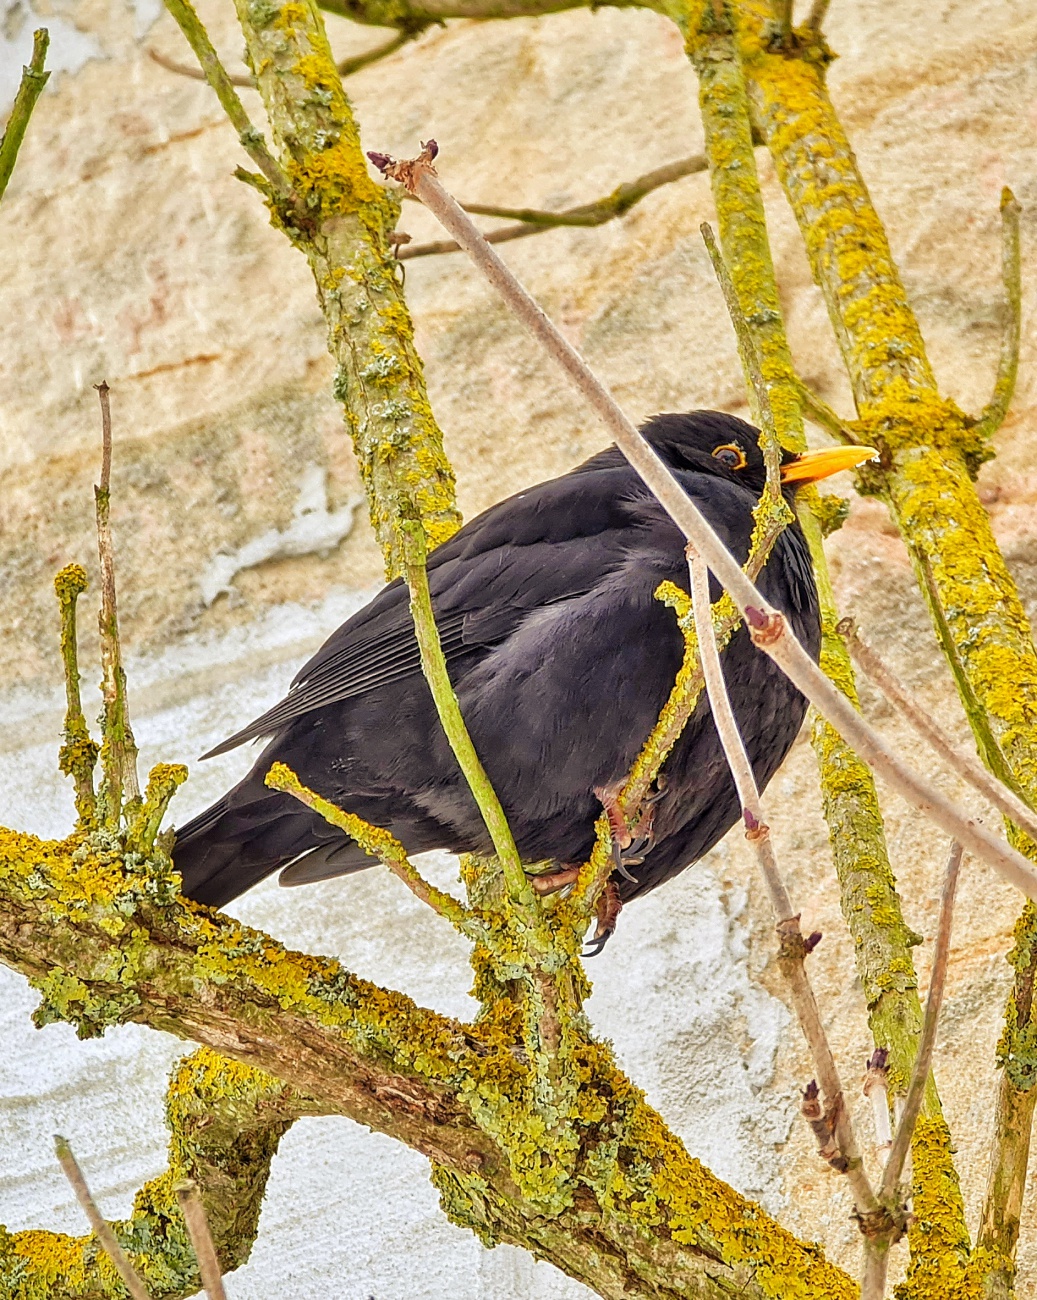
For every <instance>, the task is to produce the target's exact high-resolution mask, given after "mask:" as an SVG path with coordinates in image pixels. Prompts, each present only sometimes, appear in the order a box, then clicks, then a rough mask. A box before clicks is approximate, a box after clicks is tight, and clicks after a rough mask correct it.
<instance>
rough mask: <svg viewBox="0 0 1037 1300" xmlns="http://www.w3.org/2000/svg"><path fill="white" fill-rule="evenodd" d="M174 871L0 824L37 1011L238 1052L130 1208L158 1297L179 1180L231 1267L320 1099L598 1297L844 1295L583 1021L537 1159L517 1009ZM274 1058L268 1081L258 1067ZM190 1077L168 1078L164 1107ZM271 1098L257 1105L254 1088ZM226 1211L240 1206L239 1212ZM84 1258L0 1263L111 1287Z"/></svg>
mask: <svg viewBox="0 0 1037 1300" xmlns="http://www.w3.org/2000/svg"><path fill="white" fill-rule="evenodd" d="M175 883H176V881H175V876H174V874H173V873H172V872H171V869H170V867H169V864H168V860H166V861H165V864H164V865H163V861H162V859H161V858H157V859H153V860H151V861H149V862H146V863H143V864H135V863H134V862H133V861H132V860H123V859H121V857H120V855H118V854H116V853H111V852H107V851H99V850H97V849H96V848H95V847H93V846H92V845H91V842H90V840H89V838H88V837H86V836H84V835H81V834H80V835H76V836H73V837H72V838H71V839H69V840H68V841H65V842H62V843H49V842H43V841H40V840H38V839H36V838H34V837H33V836H29V835H16V834H14V833H12V832H4V833H3V834H2V835H0V959H2V960H3V961H4V962H5V963H7V964H8V965H11V966H13V967H14V968H15V969H18V970H20V971H22V972H23V973H24V974H25V975H27V976H28V977H29V979H30V981H31V982H32V983H33V984H34V985H35V987H36V988H37V989H39V991H40V993H41V995H42V1002H41V1006H40V1010H39V1011H38V1013H37V1021H38V1022H39V1023H44V1022H46V1021H48V1020H56V1019H63V1020H70V1021H72V1022H73V1023H74V1024H76V1025H77V1027H78V1029H79V1032H80V1033H81V1034H84V1035H90V1034H97V1033H100V1032H102V1031H103V1029H104V1028H105V1027H107V1026H108V1025H111V1024H116V1023H122V1022H126V1021H134V1022H137V1023H141V1024H149V1025H151V1026H153V1027H155V1028H158V1029H163V1030H165V1031H167V1032H170V1033H173V1034H175V1035H177V1036H179V1037H181V1038H185V1039H193V1040H194V1041H196V1042H201V1043H203V1044H204V1045H205V1046H206V1047H209V1048H212V1049H214V1051H215V1052H218V1053H219V1054H220V1056H221V1057H225V1056H230V1057H233V1058H235V1060H236V1061H238V1062H240V1063H241V1064H240V1065H234V1064H228V1063H226V1062H223V1061H220V1060H219V1059H218V1058H216V1057H215V1056H214V1055H213V1054H211V1053H203V1054H202V1059H203V1061H204V1062H207V1063H208V1065H207V1068H208V1069H212V1070H217V1071H228V1072H230V1073H229V1075H228V1076H227V1077H228V1078H229V1082H228V1083H226V1084H221V1085H220V1087H219V1088H216V1087H213V1088H210V1091H209V1095H208V1096H204V1095H203V1096H202V1097H201V1098H200V1100H199V1112H198V1113H199V1114H200V1113H201V1112H204V1113H205V1114H206V1115H211V1113H212V1112H213V1111H215V1123H214V1122H213V1121H212V1119H211V1118H210V1122H209V1123H207V1124H203V1123H201V1122H198V1123H197V1124H196V1125H195V1126H194V1127H193V1128H192V1125H191V1123H190V1122H185V1116H184V1114H183V1113H181V1112H177V1113H176V1114H171V1116H170V1119H171V1130H172V1133H173V1148H172V1151H171V1162H170V1170H169V1171H168V1172H167V1174H165V1175H163V1176H162V1178H161V1179H159V1180H157V1181H156V1182H155V1183H151V1184H149V1185H148V1186H147V1187H146V1188H144V1189H143V1190H142V1191H141V1193H140V1194H139V1195H138V1198H137V1205H136V1208H135V1211H134V1216H133V1218H132V1219H131V1220H130V1221H129V1222H128V1223H127V1224H126V1225H117V1234H118V1235H119V1236H120V1240H121V1241H122V1243H123V1246H124V1248H125V1249H126V1250H127V1253H128V1254H129V1255H130V1257H131V1259H132V1260H133V1262H134V1266H135V1267H136V1268H137V1269H138V1271H139V1272H140V1274H141V1276H142V1277H143V1278H144V1279H145V1280H146V1281H147V1283H148V1285H149V1287H150V1288H151V1289H152V1291H153V1294H154V1295H155V1296H156V1297H157V1298H158V1300H172V1298H173V1297H174V1296H177V1297H180V1296H186V1295H189V1294H191V1290H190V1289H189V1288H193V1289H194V1290H196V1289H197V1285H198V1282H197V1274H196V1272H195V1271H194V1267H195V1266H194V1261H193V1255H191V1256H190V1263H189V1265H188V1264H185V1263H184V1259H183V1258H180V1262H179V1263H177V1259H178V1258H179V1255H180V1254H182V1255H183V1257H184V1258H186V1256H187V1255H188V1254H189V1253H190V1247H189V1244H188V1242H187V1238H186V1232H185V1230H184V1228H183V1221H182V1218H181V1217H180V1215H179V1210H178V1209H177V1208H176V1198H175V1192H174V1185H175V1183H176V1182H177V1181H180V1180H181V1179H182V1178H183V1177H191V1178H194V1180H195V1181H197V1182H198V1183H199V1185H200V1186H201V1187H202V1188H204V1189H205V1197H206V1210H207V1213H208V1215H209V1219H210V1223H211V1224H212V1225H213V1231H214V1235H215V1236H216V1244H217V1249H218V1251H219V1254H220V1259H221V1261H222V1263H223V1264H224V1267H225V1268H228V1267H234V1266H235V1265H236V1264H237V1263H240V1262H241V1257H242V1252H244V1253H245V1254H247V1251H248V1246H249V1244H250V1242H251V1240H252V1237H253V1236H254V1231H255V1223H254V1219H253V1218H250V1216H251V1215H254V1213H255V1211H256V1210H257V1209H258V1201H259V1195H260V1194H261V1191H262V1184H263V1182H264V1181H265V1177H266V1166H267V1164H268V1160H269V1156H270V1155H271V1154H272V1153H273V1150H274V1149H275V1147H276V1142H277V1139H278V1138H279V1137H280V1134H281V1133H282V1132H283V1131H284V1128H286V1127H287V1125H288V1124H289V1123H290V1122H291V1121H292V1120H293V1119H295V1118H296V1117H297V1116H299V1115H301V1114H328V1113H335V1114H342V1115H348V1116H350V1117H351V1118H353V1119H355V1120H358V1121H359V1122H360V1123H364V1124H367V1125H368V1126H369V1127H371V1128H373V1129H375V1130H376V1131H378V1132H382V1133H387V1134H389V1135H390V1136H393V1137H395V1138H397V1139H398V1140H400V1141H403V1142H406V1143H407V1144H408V1145H410V1146H412V1147H414V1148H415V1149H416V1150H418V1151H421V1152H422V1153H423V1154H425V1155H426V1156H428V1157H429V1158H430V1159H431V1160H432V1161H433V1163H434V1165H435V1167H436V1169H435V1179H436V1183H437V1186H439V1188H440V1190H441V1193H442V1195H443V1199H444V1206H445V1208H446V1209H447V1211H448V1213H449V1214H450V1215H451V1217H452V1218H454V1219H455V1220H456V1221H458V1222H461V1223H465V1224H467V1225H468V1226H472V1227H475V1228H476V1230H477V1231H478V1232H479V1234H480V1236H481V1237H482V1238H483V1239H484V1240H485V1241H487V1242H493V1241H498V1240H504V1241H509V1242H512V1243H513V1244H516V1245H520V1246H524V1247H526V1248H527V1249H531V1250H535V1251H536V1252H537V1254H539V1255H541V1256H542V1257H546V1258H548V1259H551V1260H552V1261H553V1262H554V1263H556V1264H557V1265H558V1267H560V1268H562V1269H564V1270H565V1271H567V1272H569V1273H570V1274H571V1275H573V1276H575V1277H578V1278H580V1279H581V1280H582V1281H584V1282H585V1283H586V1284H587V1285H588V1286H590V1287H592V1288H593V1289H595V1290H597V1291H598V1293H599V1294H600V1295H602V1296H607V1297H613V1296H614V1297H616V1298H617V1300H619V1298H620V1297H622V1296H626V1295H629V1287H630V1285H631V1282H632V1279H633V1280H634V1281H635V1282H636V1286H637V1288H638V1293H639V1294H641V1295H644V1296H646V1297H652V1298H654V1297H659V1300H672V1297H673V1296H674V1295H681V1296H687V1297H696V1298H698V1300H723V1298H724V1297H726V1296H729V1295H730V1294H732V1293H739V1294H744V1295H745V1296H746V1297H747V1298H749V1300H785V1297H788V1296H789V1295H790V1294H797V1295H798V1296H801V1297H803V1300H852V1297H853V1296H854V1293H855V1287H854V1285H853V1283H852V1282H851V1281H850V1279H848V1278H847V1277H846V1276H845V1275H844V1274H842V1273H841V1272H840V1271H839V1270H838V1269H835V1268H833V1267H832V1266H831V1265H829V1264H827V1263H826V1262H825V1261H824V1260H823V1259H822V1258H820V1257H819V1255H818V1253H817V1251H816V1248H814V1247H810V1248H807V1247H804V1246H801V1245H800V1244H799V1243H798V1242H797V1241H796V1240H795V1238H793V1237H792V1236H791V1235H790V1234H789V1233H787V1232H785V1231H784V1230H783V1229H781V1228H780V1227H779V1226H778V1225H777V1224H775V1223H774V1222H773V1220H771V1219H770V1218H768V1216H767V1215H766V1214H764V1213H763V1212H762V1211H761V1210H760V1209H759V1207H758V1206H756V1205H753V1204H752V1203H751V1202H748V1201H745V1200H744V1199H743V1198H741V1197H739V1196H737V1195H736V1194H735V1193H734V1192H733V1191H731V1189H730V1188H728V1187H726V1186H725V1185H724V1184H723V1183H721V1182H720V1181H719V1180H717V1179H716V1178H714V1177H713V1176H712V1175H711V1174H710V1173H709V1172H708V1171H707V1170H705V1169H704V1168H703V1167H702V1166H701V1165H700V1164H699V1163H698V1162H697V1161H694V1160H692V1159H690V1158H689V1157H688V1156H687V1154H686V1153H685V1152H684V1150H683V1148H682V1147H681V1146H680V1144H679V1143H678V1142H677V1140H676V1139H675V1138H674V1137H673V1136H672V1135H671V1134H669V1133H668V1132H667V1130H666V1128H665V1126H664V1125H663V1124H662V1121H661V1120H660V1119H659V1118H658V1116H657V1115H656V1114H655V1113H654V1112H653V1111H652V1110H651V1109H650V1108H649V1107H648V1106H647V1105H646V1104H645V1102H644V1099H643V1097H642V1096H641V1094H640V1092H639V1091H638V1090H637V1089H636V1088H635V1087H634V1086H633V1085H632V1084H630V1083H629V1081H628V1080H626V1079H625V1078H624V1076H623V1075H622V1074H621V1073H620V1072H619V1071H618V1070H617V1068H616V1066H615V1064H614V1062H613V1060H612V1057H611V1053H610V1051H609V1049H608V1048H607V1046H605V1045H604V1044H600V1043H597V1042H595V1041H594V1040H593V1039H592V1038H591V1037H590V1035H589V1033H588V1032H587V1031H586V1029H585V1028H584V1029H583V1030H582V1031H581V1032H580V1033H579V1035H578V1036H577V1037H575V1038H574V1040H573V1042H572V1046H571V1050H572V1052H573V1057H574V1071H573V1076H572V1077H573V1082H574V1086H575V1094H574V1110H573V1112H572V1114H571V1115H570V1116H569V1117H568V1118H567V1120H566V1133H567V1134H568V1139H569V1144H570V1149H569V1151H568V1154H567V1158H566V1168H565V1169H564V1170H562V1169H561V1167H560V1166H558V1165H556V1163H555V1161H554V1159H553V1158H548V1160H547V1164H546V1165H545V1153H548V1155H549V1154H550V1153H551V1151H552V1150H553V1147H552V1142H551V1140H550V1133H549V1131H548V1130H547V1129H546V1128H545V1118H544V1116H543V1114H542V1113H541V1112H540V1111H539V1110H538V1109H537V1107H536V1106H535V1105H531V1103H530V1096H529V1090H530V1088H531V1085H532V1082H533V1079H534V1072H533V1068H532V1066H531V1065H530V1064H528V1063H526V1062H524V1061H523V1059H522V1056H521V1055H520V1054H516V1052H515V1051H514V1047H515V1042H516V1039H515V1033H516V1030H517V1028H518V1026H517V1025H516V1023H515V1020H514V1016H513V1014H512V1015H507V1014H499V1015H494V1016H488V1017H486V1018H484V1019H482V1020H480V1021H479V1022H477V1023H475V1024H468V1025H462V1024H460V1023H458V1022H456V1021H453V1020H450V1019H449V1018H447V1017H444V1016H440V1015H437V1014H436V1013H434V1012H431V1011H426V1010H423V1009H422V1008H420V1007H417V1006H415V1005H414V1003H412V1002H411V1001H410V1000H409V999H407V998H405V997H403V996H402V995H400V994H396V993H389V992H386V991H384V990H381V989H378V988H376V987H375V986H373V985H371V984H368V983H366V982H365V981H363V980H361V979H359V978H358V977H357V976H354V975H351V974H349V973H348V972H346V971H345V970H343V969H342V968H341V966H340V965H339V964H338V963H337V962H334V961H328V960H324V959H320V958H314V957H306V956H303V955H301V954H297V953H291V952H288V951H287V950H285V949H284V948H283V947H281V945H279V944H278V943H276V942H275V941H274V940H272V939H270V938H269V937H268V936H266V935H262V934H259V933H258V932H256V931H254V930H249V929H248V928H247V927H245V926H242V925H239V924H238V923H237V922H235V921H232V920H230V919H229V918H226V917H221V916H218V915H216V914H214V913H211V912H209V911H208V910H207V909H204V908H200V907H196V906H194V905H191V904H187V903H185V902H184V901H183V900H181V899H179V898H178V897H177V896H176V894H175ZM504 1010H505V1008H502V1012H503V1011H504ZM244 1066H247V1067H249V1068H248V1069H243V1068H242V1067H244ZM275 1069H276V1071H277V1079H278V1080H279V1081H278V1082H276V1083H275V1082H274V1080H272V1079H269V1078H267V1079H265V1080H264V1079H262V1078H261V1077H260V1076H258V1075H257V1074H256V1073H255V1072H256V1071H273V1070H275ZM235 1071H239V1072H240V1073H238V1074H235ZM235 1081H236V1082H235ZM193 1090H194V1085H191V1087H190V1088H186V1087H185V1088H180V1089H178V1087H177V1086H174V1088H173V1089H172V1090H171V1094H170V1098H171V1102H170V1104H171V1107H174V1106H175V1105H177V1104H178V1100H177V1099H178V1098H180V1097H181V1096H182V1095H183V1094H184V1093H185V1092H186V1093H188V1094H189V1095H190V1094H191V1093H192V1092H193ZM221 1092H223V1093H225V1094H226V1095H225V1097H224V1098H223V1099H221V1098H220V1097H219V1096H218V1094H219V1093H221ZM241 1092H244V1093H245V1094H246V1097H245V1098H244V1100H243V1099H242V1097H241V1095H240V1094H241ZM260 1093H262V1094H263V1101H262V1104H261V1105H260V1104H258V1103H257V1102H255V1101H253V1102H251V1103H249V1102H248V1097H249V1096H250V1095H251V1096H256V1095H258V1094H260ZM192 1104H193V1103H192ZM250 1116H254V1117H255V1119H250ZM236 1141H240V1143H241V1146H240V1148H237V1149H239V1150H240V1153H241V1156H240V1162H239V1164H238V1165H237V1166H234V1165H232V1166H231V1167H230V1168H229V1169H225V1168H224V1167H223V1165H220V1167H219V1168H217V1169H207V1168H204V1167H200V1166H202V1165H204V1160H200V1159H199V1158H198V1156H197V1144H198V1143H203V1144H204V1143H209V1144H210V1145H209V1146H208V1148H207V1149H208V1150H210V1151H212V1152H214V1153H221V1154H220V1160H221V1161H225V1160H226V1158H227V1151H228V1149H229V1150H234V1149H235V1148H234V1142H236ZM249 1142H251V1143H252V1148H251V1149H249V1147H248V1144H249ZM235 1170H237V1171H239V1172H241V1174H242V1175H243V1176H246V1180H247V1185H246V1186H245V1187H241V1186H238V1185H237V1184H235V1183H234V1179H233V1175H234V1173H235ZM228 1173H230V1174H231V1175H232V1177H230V1178H228V1177H227V1174H228ZM249 1180H251V1181H249ZM221 1198H223V1199H222V1201H221ZM221 1205H222V1206H223V1208H221ZM231 1206H234V1207H236V1210H235V1213H236V1214H237V1218H228V1217H227V1215H228V1214H229V1213H230V1210H229V1209H228V1208H227V1207H231ZM221 1223H223V1224H226V1233H225V1235H222V1234H223V1233H224V1229H222V1228H221V1227H220V1225H221ZM221 1242H222V1243H224V1244H221ZM173 1243H178V1244H176V1247H175V1249H174V1245H173ZM95 1259H96V1249H93V1250H92V1251H91V1247H90V1245H89V1242H88V1241H82V1240H80V1241H76V1240H74V1239H71V1238H55V1237H51V1236H50V1235H49V1234H35V1233H28V1234H18V1235H15V1236H4V1237H3V1238H2V1239H0V1266H2V1267H4V1268H5V1269H6V1270H7V1273H6V1275H5V1274H3V1273H0V1277H5V1280H6V1278H8V1277H13V1278H17V1277H23V1276H24V1277H27V1278H28V1277H35V1278H36V1279H37V1281H36V1282H35V1283H34V1285H35V1288H36V1289H35V1290H33V1289H32V1288H31V1287H30V1286H29V1284H28V1282H26V1284H25V1287H24V1288H23V1290H21V1291H18V1290H15V1291H14V1292H13V1293H12V1294H13V1296H14V1297H15V1300H37V1297H39V1296H42V1295H46V1296H47V1300H66V1298H67V1300H72V1298H73V1297H74V1300H102V1298H103V1300H108V1296H110V1295H112V1294H113V1293H112V1291H111V1289H110V1288H109V1289H108V1290H105V1289H103V1288H101V1287H100V1284H99V1282H98V1280H97V1271H98V1270H97V1268H96V1267H95V1263H94V1261H95ZM176 1268H180V1269H181V1272H180V1273H179V1274H178V1273H176V1271H175V1269H176ZM188 1268H189V1269H190V1272H187V1271H186V1270H187V1269H188ZM26 1270H28V1271H26ZM36 1270H45V1272H44V1273H43V1274H40V1273H38V1272H37V1271H36ZM47 1270H49V1271H47ZM40 1276H44V1277H46V1278H47V1279H49V1280H48V1281H47V1282H46V1284H45V1285H44V1284H41V1283H40V1282H39V1277H40ZM18 1285H20V1283H19V1284H18ZM792 1285H794V1286H795V1288H796V1290H795V1291H790V1290H789V1287H790V1286H792ZM48 1288H49V1289H48Z"/></svg>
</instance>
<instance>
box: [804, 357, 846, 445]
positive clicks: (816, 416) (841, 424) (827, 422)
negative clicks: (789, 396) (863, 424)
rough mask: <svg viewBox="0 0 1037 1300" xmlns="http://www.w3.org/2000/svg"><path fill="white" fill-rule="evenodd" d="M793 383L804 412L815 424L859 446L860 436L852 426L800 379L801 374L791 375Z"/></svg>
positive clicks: (834, 436)
mask: <svg viewBox="0 0 1037 1300" xmlns="http://www.w3.org/2000/svg"><path fill="white" fill-rule="evenodd" d="M791 378H792V383H793V384H794V386H795V388H796V392H797V393H798V394H799V400H800V403H801V405H802V407H803V414H804V415H805V416H806V417H807V418H808V419H810V420H813V422H814V423H815V424H819V425H820V426H821V428H822V429H827V430H828V432H829V433H830V434H831V435H832V437H833V438H838V439H839V441H840V442H846V443H850V444H851V445H855V446H859V445H860V441H861V440H860V438H859V437H858V436H857V434H856V433H855V432H854V430H853V428H852V426H851V425H850V424H848V423H847V421H845V420H844V419H843V418H842V416H840V415H839V414H838V412H836V411H834V410H833V409H832V408H831V407H830V406H829V405H828V403H827V402H826V401H825V400H824V398H823V397H819V396H818V395H817V393H815V392H814V390H813V389H812V388H808V387H807V385H806V384H805V383H804V382H803V380H802V379H800V377H799V375H796V374H793V375H792V376H791Z"/></svg>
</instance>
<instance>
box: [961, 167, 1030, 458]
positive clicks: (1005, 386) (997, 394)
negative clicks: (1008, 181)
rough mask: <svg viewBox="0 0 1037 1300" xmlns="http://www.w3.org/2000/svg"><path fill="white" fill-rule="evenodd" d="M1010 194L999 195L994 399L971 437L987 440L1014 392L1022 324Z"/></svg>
mask: <svg viewBox="0 0 1037 1300" xmlns="http://www.w3.org/2000/svg"><path fill="white" fill-rule="evenodd" d="M1020 211H1021V209H1020V207H1019V203H1018V201H1017V200H1016V197H1015V195H1014V194H1013V193H1012V191H1011V190H1010V189H1009V188H1008V187H1007V186H1005V188H1004V189H1003V190H1002V191H1001V278H1002V280H1003V282H1004V286H1005V326H1004V331H1003V333H1002V335H1001V356H1000V359H999V361H998V367H997V379H996V380H995V381H994V395H993V397H991V399H990V401H989V402H987V404H986V406H984V408H983V410H982V411H981V412H980V416H979V419H978V420H977V422H976V425H975V428H974V429H973V434H974V435H976V434H978V435H979V437H981V438H989V437H990V436H991V435H992V434H994V433H996V432H997V430H998V429H999V428H1000V427H1001V423H1002V421H1003V420H1004V418H1005V416H1006V415H1007V414H1008V407H1009V405H1010V403H1011V401H1012V394H1013V393H1014V392H1015V377H1016V374H1017V372H1018V370H1019V335H1020V329H1021V322H1022V310H1023V308H1022V278H1021V274H1020V267H1019V213H1020Z"/></svg>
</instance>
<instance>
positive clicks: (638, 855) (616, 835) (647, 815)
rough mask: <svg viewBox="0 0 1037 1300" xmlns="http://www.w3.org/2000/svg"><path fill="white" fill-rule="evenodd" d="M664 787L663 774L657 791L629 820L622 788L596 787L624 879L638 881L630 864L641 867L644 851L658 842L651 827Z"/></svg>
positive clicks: (616, 861)
mask: <svg viewBox="0 0 1037 1300" xmlns="http://www.w3.org/2000/svg"><path fill="white" fill-rule="evenodd" d="M665 791H666V781H665V778H664V777H662V776H660V777H659V778H658V779H657V781H656V788H655V791H654V792H653V793H652V794H650V795H646V796H645V798H644V799H643V800H642V801H641V806H640V808H639V809H638V811H637V816H636V817H635V819H634V820H633V822H632V823H629V824H628V822H627V820H626V818H625V817H624V815H623V812H622V810H621V809H620V806H619V798H618V795H619V790H618V788H617V787H615V786H603V787H599V788H598V789H596V790H595V791H594V793H595V794H596V795H597V796H598V798H599V799H600V800H601V806H602V807H603V808H604V809H605V815H606V816H607V817H608V819H609V831H610V833H611V836H612V859H613V862H614V864H615V868H614V869H615V870H616V871H617V872H618V873H619V874H620V875H621V876H622V877H623V878H624V880H629V881H630V883H631V884H632V885H636V884H638V883H639V882H638V879H637V877H636V876H635V875H633V874H632V873H631V871H630V868H631V867H639V866H640V865H641V863H642V862H644V860H645V855H646V854H647V853H650V852H651V850H652V848H653V846H654V844H655V836H654V834H653V830H652V827H653V823H654V821H655V805H656V804H657V803H658V802H659V800H660V799H661V798H662V797H663V794H664V793H665Z"/></svg>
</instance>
